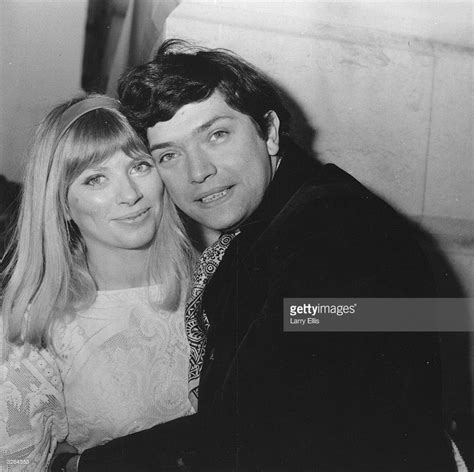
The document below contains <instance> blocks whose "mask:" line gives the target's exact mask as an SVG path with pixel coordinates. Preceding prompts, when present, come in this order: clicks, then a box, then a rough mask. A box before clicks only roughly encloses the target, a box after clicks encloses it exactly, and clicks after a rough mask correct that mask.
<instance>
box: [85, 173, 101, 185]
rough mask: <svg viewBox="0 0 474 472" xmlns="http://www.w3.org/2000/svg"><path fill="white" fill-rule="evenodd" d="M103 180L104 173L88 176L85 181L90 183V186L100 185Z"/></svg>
mask: <svg viewBox="0 0 474 472" xmlns="http://www.w3.org/2000/svg"><path fill="white" fill-rule="evenodd" d="M104 181H105V176H104V175H91V176H90V177H88V178H87V179H86V181H85V184H86V185H90V186H91V187H94V186H97V185H101V184H103V183H104Z"/></svg>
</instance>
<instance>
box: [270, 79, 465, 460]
mask: <svg viewBox="0 0 474 472" xmlns="http://www.w3.org/2000/svg"><path fill="white" fill-rule="evenodd" d="M273 85H274V86H275V87H276V88H277V89H278V90H279V91H280V95H281V97H282V100H283V102H284V104H285V107H286V108H287V110H288V111H289V112H290V115H291V126H290V129H291V133H290V134H291V136H292V138H294V140H295V141H296V142H297V144H299V145H300V146H301V147H302V148H303V149H304V151H305V152H306V153H308V154H310V155H312V156H313V157H314V158H315V159H316V160H318V156H317V155H316V154H315V153H314V151H313V149H316V148H317V145H316V140H317V137H318V133H317V130H315V129H314V128H312V126H311V125H310V123H309V121H308V119H307V118H306V116H305V114H304V112H303V111H302V110H301V108H300V107H299V105H298V104H297V103H296V102H295V101H294V100H293V99H292V97H291V95H290V94H289V93H287V92H286V91H285V90H282V89H281V87H278V86H277V85H276V84H275V83H274V82H273ZM372 192H373V190H372ZM373 193H375V192H373ZM378 196H379V197H380V195H378ZM380 198H382V197H380ZM382 200H383V198H382ZM399 215H400V217H401V218H402V219H403V220H405V221H406V222H407V223H408V224H409V226H411V228H412V231H413V234H414V235H415V238H416V239H417V241H418V243H419V245H420V247H421V249H422V251H423V252H424V254H425V256H426V258H427V260H428V261H429V264H430V265H431V268H432V272H433V275H434V279H435V283H436V287H437V292H438V297H439V298H464V297H466V296H467V294H466V293H465V290H464V289H463V286H462V283H461V280H460V279H459V277H458V276H457V275H456V273H455V271H454V269H453V267H452V266H451V264H450V262H449V260H448V258H447V257H446V256H445V254H444V253H443V251H442V250H441V248H440V247H439V244H438V243H437V241H436V240H435V238H434V237H433V236H431V235H430V234H429V233H428V232H427V231H426V230H425V229H423V228H422V227H421V226H420V225H419V224H418V223H416V222H415V221H412V220H410V219H409V218H408V217H406V216H405V215H401V214H399ZM450 315H451V316H456V317H458V319H459V318H461V319H462V321H463V323H462V324H463V325H465V326H469V313H468V312H466V313H452V314H450ZM439 343H440V348H441V349H440V351H441V369H442V384H443V385H442V402H443V414H444V424H445V428H446V431H448V432H449V434H450V436H451V437H452V438H453V439H454V441H455V442H456V444H457V445H458V447H459V449H460V451H461V454H462V456H463V458H464V459H465V460H466V462H467V464H468V467H473V466H474V464H471V463H470V459H471V449H472V437H473V426H472V413H471V412H472V406H473V398H472V393H471V392H472V379H471V375H472V374H471V372H472V368H473V366H471V365H470V358H471V349H472V346H471V341H470V333H469V332H467V330H466V332H442V333H439Z"/></svg>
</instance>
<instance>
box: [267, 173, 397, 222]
mask: <svg viewBox="0 0 474 472" xmlns="http://www.w3.org/2000/svg"><path fill="white" fill-rule="evenodd" d="M374 214H377V216H378V218H379V219H378V222H379V224H381V223H382V222H383V220H385V219H389V220H392V219H393V218H401V215H398V214H397V213H396V212H395V210H394V209H393V208H392V207H391V206H390V205H389V204H388V203H386V202H385V201H384V200H383V199H381V198H380V197H378V196H377V195H376V194H375V193H373V192H372V191H371V190H369V189H368V188H367V187H365V186H364V185H363V184H361V183H360V182H359V181H358V180H357V179H355V178H354V177H353V176H351V175H350V174H349V173H347V172H346V171H344V170H343V169H341V168H340V167H338V166H337V165H335V164H325V165H322V166H320V167H317V168H315V171H314V172H313V173H311V174H310V176H309V178H308V179H306V181H305V182H304V183H303V184H302V185H301V186H300V187H299V189H298V190H297V191H296V192H295V193H294V194H293V195H292V197H291V199H290V200H289V201H288V202H287V204H286V205H285V206H284V207H283V208H282V211H281V212H280V214H279V215H278V216H277V218H275V220H274V223H275V224H291V225H297V224H299V223H301V224H303V225H304V226H306V227H311V226H312V225H316V224H317V223H318V219H319V220H321V219H323V220H329V221H335V222H338V226H340V225H341V224H344V222H348V220H351V221H354V220H357V221H359V222H360V224H362V222H363V221H364V220H366V219H371V218H373V217H374ZM286 220H287V221H286ZM318 226H319V225H318Z"/></svg>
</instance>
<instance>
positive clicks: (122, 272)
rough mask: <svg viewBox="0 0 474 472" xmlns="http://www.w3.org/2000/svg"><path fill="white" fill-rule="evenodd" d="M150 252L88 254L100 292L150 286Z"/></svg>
mask: <svg viewBox="0 0 474 472" xmlns="http://www.w3.org/2000/svg"><path fill="white" fill-rule="evenodd" d="M148 254H149V250H148V249H146V250H143V249H137V250H120V251H117V250H116V249H115V248H114V250H113V251H110V252H107V251H101V253H100V254H88V258H87V259H88V265H89V271H90V273H91V275H92V278H93V279H94V281H95V283H96V284H97V288H98V289H99V290H119V289H125V288H134V287H144V286H146V285H148V283H149V281H148V277H147V276H148V274H147V270H146V269H147V267H146V261H147V258H148Z"/></svg>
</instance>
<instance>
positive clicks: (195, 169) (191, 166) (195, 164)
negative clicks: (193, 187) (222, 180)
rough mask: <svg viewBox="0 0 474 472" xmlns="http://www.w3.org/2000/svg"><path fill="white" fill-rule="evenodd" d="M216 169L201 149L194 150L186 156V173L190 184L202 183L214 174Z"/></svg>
mask: <svg viewBox="0 0 474 472" xmlns="http://www.w3.org/2000/svg"><path fill="white" fill-rule="evenodd" d="M216 171H217V169H216V167H215V165H214V163H213V162H212V160H211V159H210V158H209V156H208V155H207V153H206V152H205V151H204V150H202V149H194V151H193V152H192V153H190V154H189V156H188V173H189V180H190V181H191V183H198V184H200V183H203V182H205V181H206V180H207V179H208V178H209V177H211V176H213V175H214V174H215V173H216Z"/></svg>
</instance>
